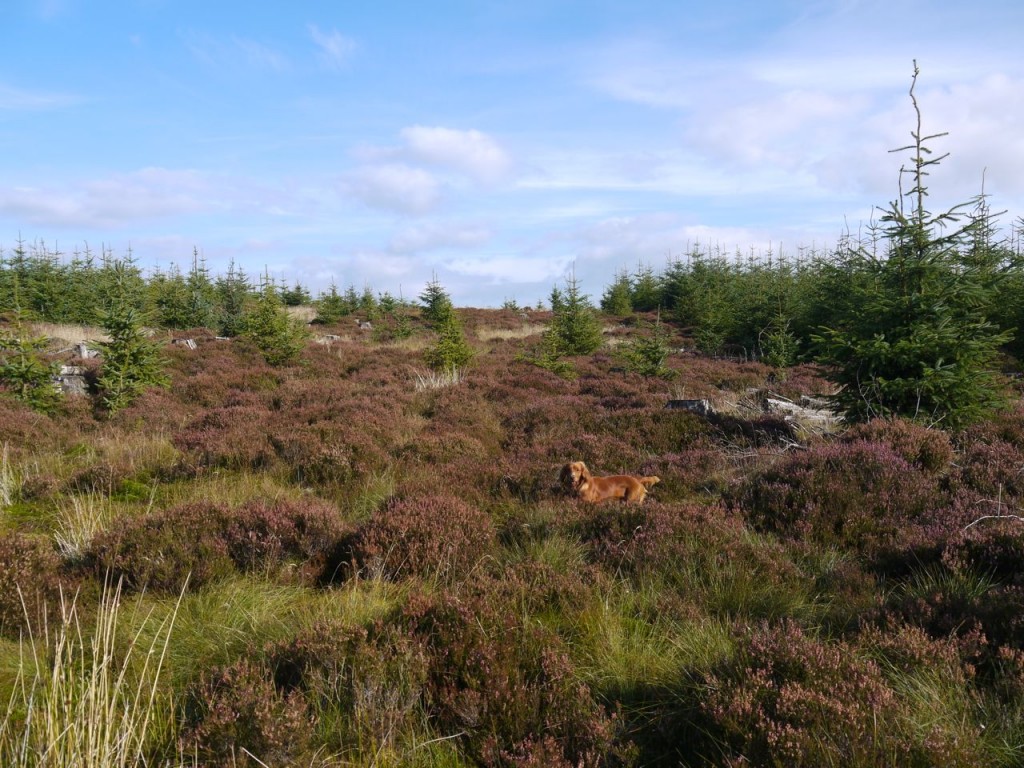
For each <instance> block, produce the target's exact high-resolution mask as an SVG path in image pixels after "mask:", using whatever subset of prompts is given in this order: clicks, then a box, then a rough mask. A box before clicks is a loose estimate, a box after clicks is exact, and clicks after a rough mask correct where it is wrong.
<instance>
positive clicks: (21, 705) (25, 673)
mask: <svg viewBox="0 0 1024 768" xmlns="http://www.w3.org/2000/svg"><path fill="white" fill-rule="evenodd" d="M121 605H122V597H121V592H120V589H119V587H115V586H111V585H107V587H106V588H105V590H104V592H103V595H102V597H101V599H100V603H99V606H98V608H97V612H96V621H95V627H94V628H91V631H88V630H86V629H85V628H84V627H83V625H82V622H81V621H80V617H79V612H78V608H77V606H76V605H75V602H74V600H73V599H69V600H68V602H66V603H65V604H63V605H62V606H61V608H62V611H61V615H62V619H61V622H60V624H59V626H57V627H53V628H51V627H43V628H42V635H41V636H40V637H32V636H30V637H28V638H25V639H23V640H22V642H21V644H20V652H21V655H20V664H19V669H18V675H17V678H16V682H15V686H14V692H13V694H12V696H11V699H10V701H9V703H8V707H7V710H6V713H5V714H4V717H3V720H2V721H0V765H3V766H5V768H21V767H22V766H25V767H26V768H28V767H29V766H31V767H32V768H35V767H36V766H76V768H78V767H79V766H81V768H120V767H121V766H140V765H145V764H147V759H146V758H147V754H146V753H147V750H148V749H149V748H150V747H151V743H150V732H151V730H161V729H162V730H170V731H173V730H174V728H173V725H168V723H167V722H166V720H167V719H168V718H172V717H173V714H172V713H173V710H172V708H171V707H170V706H169V705H168V699H167V697H166V693H165V691H163V690H162V688H161V675H162V672H163V668H164V665H165V662H166V661H167V658H168V649H169V647H170V645H171V634H172V630H173V627H174V621H175V617H176V610H175V607H174V606H172V607H171V608H170V610H168V611H167V612H166V613H165V615H164V616H163V618H162V619H161V621H160V622H159V624H158V625H157V626H156V627H155V631H154V632H153V634H152V636H151V638H150V641H149V642H148V643H146V642H144V641H143V640H142V637H141V635H140V634H134V635H131V636H130V637H129V639H128V640H127V644H125V643H124V641H123V634H122V632H123V624H124V623H125V620H126V619H125V616H124V615H123V614H122V612H121ZM161 719H163V720H164V722H158V720H161Z"/></svg>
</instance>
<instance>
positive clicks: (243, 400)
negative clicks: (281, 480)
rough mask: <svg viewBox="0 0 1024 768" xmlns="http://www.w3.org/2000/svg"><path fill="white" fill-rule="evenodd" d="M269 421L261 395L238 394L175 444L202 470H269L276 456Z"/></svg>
mask: <svg viewBox="0 0 1024 768" xmlns="http://www.w3.org/2000/svg"><path fill="white" fill-rule="evenodd" d="M268 418H269V412H268V408H267V406H266V404H265V402H264V401H263V399H262V398H261V397H260V396H259V395H257V394H253V393H236V394H235V395H234V396H232V397H231V398H229V399H228V400H227V401H226V402H225V404H224V406H222V407H217V408H211V409H209V410H207V411H204V412H203V413H202V414H201V415H199V416H198V417H197V418H195V419H194V420H192V421H191V422H190V423H188V424H186V425H185V426H184V427H183V428H182V429H180V430H179V431H178V432H177V433H175V435H174V437H173V438H172V442H173V443H174V445H175V447H177V448H178V449H179V450H180V451H182V452H183V453H185V454H186V455H187V456H188V457H189V459H190V460H191V461H192V462H194V463H195V464H196V465H197V466H200V467H210V468H225V469H266V468H268V467H270V466H272V465H273V463H274V460H275V456H276V453H275V451H274V449H273V446H272V445H271V444H270V438H269V436H268V434H267V420H268Z"/></svg>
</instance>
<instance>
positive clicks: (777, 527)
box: [733, 439, 949, 560]
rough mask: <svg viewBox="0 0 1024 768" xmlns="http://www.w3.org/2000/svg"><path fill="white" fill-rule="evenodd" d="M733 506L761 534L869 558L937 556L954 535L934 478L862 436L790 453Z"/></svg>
mask: <svg viewBox="0 0 1024 768" xmlns="http://www.w3.org/2000/svg"><path fill="white" fill-rule="evenodd" d="M733 503H738V506H739V507H740V508H742V509H743V511H744V513H745V514H746V516H747V518H748V519H749V520H750V521H751V523H753V525H754V526H755V527H757V528H758V529H760V530H764V531H771V532H773V533H778V534H781V535H782V536H785V537H789V538H793V539H801V538H804V537H808V538H809V539H810V540H812V541H814V542H816V543H817V544H820V545H824V546H829V547H835V548H837V549H840V550H853V551H857V552H860V553H862V554H865V555H867V556H868V557H871V558H883V557H885V556H889V555H895V556H896V557H897V558H898V559H899V560H910V559H913V557H915V556H916V557H919V558H923V559H929V558H930V559H934V558H935V557H936V556H937V554H938V547H939V546H940V545H941V540H942V537H943V536H944V535H946V534H948V532H949V531H948V530H946V529H945V528H946V526H945V525H944V524H943V522H944V514H943V513H944V511H945V510H946V508H947V507H948V506H949V500H948V498H947V497H946V496H945V494H944V493H943V491H942V488H941V487H940V485H939V484H938V481H937V479H936V478H935V477H934V476H932V475H928V474H925V473H924V472H922V471H921V470H917V469H915V468H914V467H913V466H912V465H911V464H910V463H908V462H907V460H906V459H904V458H903V457H902V456H900V455H899V454H898V453H897V452H896V451H894V450H893V449H892V448H890V447H889V446H887V445H884V444H880V443H869V442H866V441H864V440H859V439H854V440H851V441H849V442H842V443H832V444H823V445H818V446H813V447H811V448H810V449H809V450H807V451H803V452H801V453H798V454H794V455H792V456H791V457H790V458H788V459H786V460H784V461H782V462H780V463H778V464H777V465H775V466H773V467H771V468H769V469H767V470H766V471H764V472H761V473H759V474H757V475H755V476H754V477H752V478H750V479H749V480H748V481H747V482H746V483H745V484H744V485H743V486H742V488H741V489H740V490H739V492H738V494H736V495H735V496H734V497H733ZM915 552H916V555H911V553H915ZM929 552H930V553H931V554H928V553H929Z"/></svg>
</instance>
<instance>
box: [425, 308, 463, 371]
mask: <svg viewBox="0 0 1024 768" xmlns="http://www.w3.org/2000/svg"><path fill="white" fill-rule="evenodd" d="M439 308H440V316H439V317H438V318H437V319H436V320H435V321H434V330H435V331H436V332H437V343H436V344H434V346H433V347H431V348H430V349H428V350H427V351H426V352H425V353H424V357H425V359H426V361H427V365H429V366H430V367H431V368H433V369H434V370H436V371H453V370H458V369H460V368H463V367H465V366H466V365H467V364H468V363H469V361H470V360H472V359H473V348H472V347H470V346H469V343H468V342H467V341H466V336H465V334H464V333H463V331H462V321H461V320H459V316H458V313H457V312H456V311H455V308H454V307H453V306H452V305H451V304H450V303H449V304H447V305H445V304H440V305H439Z"/></svg>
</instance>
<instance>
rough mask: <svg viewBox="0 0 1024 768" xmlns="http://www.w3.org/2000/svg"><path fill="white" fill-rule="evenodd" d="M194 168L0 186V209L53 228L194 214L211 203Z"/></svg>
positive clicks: (205, 183)
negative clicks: (54, 184)
mask: <svg viewBox="0 0 1024 768" xmlns="http://www.w3.org/2000/svg"><path fill="white" fill-rule="evenodd" d="M215 198H216V196H215V195H211V194H210V190H209V183H208V180H207V179H205V178H204V177H203V176H202V175H201V174H199V173H198V172H196V171H174V170H168V169H166V168H143V169H142V170H139V171H135V172H133V173H127V174H114V175H111V176H108V177H106V178H104V179H100V180H96V181H85V182H77V183H71V184H67V185H63V186H61V187H60V188H55V187H49V186H45V187H44V186H18V187H11V188H7V189H0V213H3V214H7V215H11V216H14V217H16V218H18V219H21V220H24V221H27V222H29V223H32V224H37V225H42V226H56V227H85V228H90V229H92V228H98V227H120V226H123V225H125V224H127V223H129V222H132V221H137V220H140V219H154V218H160V217H167V216H174V215H178V214H188V213H195V212H198V211H200V210H204V209H206V208H208V207H210V206H211V205H214V206H215V205H216V203H214V199H215Z"/></svg>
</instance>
